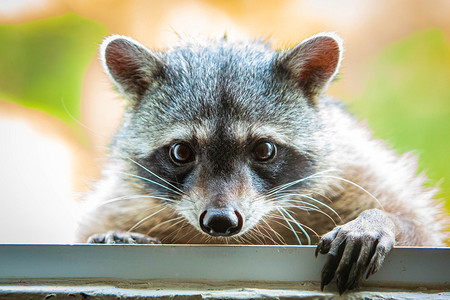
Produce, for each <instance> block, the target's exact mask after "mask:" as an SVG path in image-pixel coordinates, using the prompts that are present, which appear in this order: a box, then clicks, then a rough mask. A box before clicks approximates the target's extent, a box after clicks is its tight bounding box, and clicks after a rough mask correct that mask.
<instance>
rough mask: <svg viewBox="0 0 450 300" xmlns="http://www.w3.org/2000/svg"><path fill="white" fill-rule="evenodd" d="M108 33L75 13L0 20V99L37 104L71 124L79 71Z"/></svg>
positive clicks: (77, 104) (77, 101) (76, 109)
mask: <svg viewBox="0 0 450 300" xmlns="http://www.w3.org/2000/svg"><path fill="white" fill-rule="evenodd" d="M106 33H107V30H106V28H105V27H104V26H102V25H100V24H99V23H97V22H95V21H93V20H89V19H85V18H82V17H80V16H77V15H75V14H66V15H64V16H59V17H53V18H48V19H42V20H37V21H33V22H29V23H24V24H19V25H5V24H3V25H0V99H2V100H7V101H12V102H15V103H17V104H20V105H23V106H26V107H30V108H35V109H39V110H41V111H44V112H46V113H48V114H50V115H53V116H55V117H57V118H59V119H61V120H63V121H64V122H66V123H67V124H68V125H70V126H71V127H72V128H75V126H73V125H74V121H73V120H72V118H71V117H70V115H69V113H67V112H66V111H65V109H64V105H65V106H66V107H67V110H68V111H69V112H70V114H72V115H73V116H74V117H76V118H78V117H79V112H80V97H81V83H82V78H83V75H84V72H85V70H86V68H87V66H88V64H89V62H91V61H92V59H93V58H94V57H95V55H96V51H97V45H98V44H99V43H100V42H101V40H102V37H103V36H104V35H105V34H106Z"/></svg>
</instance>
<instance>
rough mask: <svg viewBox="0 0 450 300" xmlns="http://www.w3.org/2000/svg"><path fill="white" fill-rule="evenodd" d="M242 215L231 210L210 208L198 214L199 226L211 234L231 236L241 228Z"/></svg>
mask: <svg viewBox="0 0 450 300" xmlns="http://www.w3.org/2000/svg"><path fill="white" fill-rule="evenodd" d="M242 224H243V220H242V216H241V214H240V213H239V212H237V211H233V210H223V209H217V208H211V209H208V210H205V211H204V212H203V213H202V214H201V215H200V227H201V228H202V230H203V231H204V232H206V233H207V234H209V235H212V236H232V235H234V234H237V233H238V232H239V231H241V229H242Z"/></svg>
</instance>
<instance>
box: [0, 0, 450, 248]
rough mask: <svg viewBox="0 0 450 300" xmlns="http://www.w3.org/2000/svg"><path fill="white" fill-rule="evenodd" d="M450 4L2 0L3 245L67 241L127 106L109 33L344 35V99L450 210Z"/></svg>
mask: <svg viewBox="0 0 450 300" xmlns="http://www.w3.org/2000/svg"><path fill="white" fill-rule="evenodd" d="M449 15H450V1H447V0H434V1H433V2H432V3H430V2H429V1H424V0H423V1H421V0H398V1H388V0H366V1H358V0H343V1H334V0H276V1H275V0H272V1H256V0H246V1H244V0H243V1H219V0H172V1H156V0H153V1H152V0H134V1H129V0H128V1H119V0H96V1H92V0H91V1H88V0H15V1H11V0H0V214H1V217H0V243H66V242H70V241H71V239H72V233H73V230H74V229H75V219H76V216H77V214H78V212H77V209H76V205H75V203H76V201H79V199H81V198H82V197H83V194H84V193H85V192H86V191H88V189H89V185H90V183H91V182H92V181H93V180H95V178H98V176H99V167H100V165H101V163H102V160H103V158H104V155H105V153H106V150H105V146H106V145H107V144H108V140H109V139H110V137H111V136H112V135H113V133H114V130H115V128H117V125H118V123H119V122H120V116H121V113H122V110H123V107H124V101H123V100H122V99H120V97H119V96H118V95H117V94H116V93H115V92H114V91H113V89H112V86H111V84H110V83H109V81H108V79H107V76H106V75H105V74H104V73H103V71H102V68H101V64H100V62H99V60H98V52H97V49H98V45H99V44H100V43H101V41H102V39H103V38H104V37H105V36H108V35H109V34H113V33H114V34H123V35H128V36H131V37H133V38H134V39H136V40H138V41H140V42H141V43H143V44H145V45H146V46H148V47H151V48H155V49H162V48H164V47H165V46H166V45H168V44H170V43H173V42H176V41H177V39H178V36H179V35H180V36H185V35H188V36H191V37H196V36H202V37H205V36H206V37H212V38H216V37H220V36H223V35H224V33H227V34H228V37H229V39H243V38H258V37H267V38H269V39H270V40H272V42H273V45H274V47H275V48H289V47H292V46H294V45H295V44H297V43H298V42H300V41H301V40H303V39H304V38H307V37H308V36H310V35H313V34H315V33H318V32H322V31H333V32H336V33H338V34H339V35H340V36H341V37H342V38H343V39H344V46H345V48H346V52H345V55H344V62H343V65H342V68H341V74H340V76H339V80H338V81H337V82H335V83H334V84H333V85H332V87H331V88H330V90H329V94H331V95H333V96H335V97H338V98H340V99H342V100H343V101H344V102H345V103H346V104H347V105H348V107H349V110H350V111H352V112H353V113H354V114H355V115H356V116H357V117H358V118H359V119H367V120H368V123H369V126H370V127H371V128H372V129H373V130H374V132H375V135H376V137H379V138H384V139H386V140H387V141H388V143H389V144H390V145H392V146H393V147H395V148H396V149H397V150H398V153H404V152H407V151H411V150H414V152H415V153H416V154H417V155H418V157H419V169H420V172H425V173H426V174H427V176H428V177H429V178H430V182H429V185H430V186H435V185H438V186H439V187H440V188H441V192H440V193H439V195H438V198H439V199H441V202H442V203H443V204H444V206H445V207H446V209H447V211H448V210H449V208H450V200H449V198H450V159H449V155H450V154H449V151H450V138H449V137H450V136H449V133H450V84H449V83H450V18H449Z"/></svg>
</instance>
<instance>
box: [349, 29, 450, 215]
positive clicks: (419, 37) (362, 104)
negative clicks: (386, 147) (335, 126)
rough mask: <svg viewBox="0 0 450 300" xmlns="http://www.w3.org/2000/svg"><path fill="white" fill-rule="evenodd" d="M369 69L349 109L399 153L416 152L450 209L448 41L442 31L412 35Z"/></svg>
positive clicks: (422, 166)
mask: <svg viewBox="0 0 450 300" xmlns="http://www.w3.org/2000/svg"><path fill="white" fill-rule="evenodd" d="M371 71H372V73H371V74H372V78H369V84H368V86H367V88H366V90H365V91H364V93H363V95H362V96H361V99H358V101H353V105H352V109H353V111H354V112H355V113H356V115H359V116H361V117H363V118H367V119H368V123H369V126H370V127H371V128H372V129H373V130H374V132H375V136H376V137H379V138H383V139H387V140H388V141H389V142H390V143H391V144H392V145H393V146H394V147H395V148H396V149H398V150H399V152H400V153H402V152H406V151H409V150H416V151H415V152H416V154H418V155H419V169H420V171H425V173H426V174H427V175H428V176H429V178H430V179H431V182H430V183H431V184H432V185H435V184H436V183H437V184H438V185H439V186H440V187H441V193H440V195H439V197H440V198H443V199H445V200H446V207H447V208H448V209H450V199H449V198H450V159H449V151H450V136H449V133H450V43H449V42H448V41H446V39H445V35H444V33H443V31H441V30H437V29H436V30H429V31H426V32H420V33H417V34H414V35H412V36H410V37H408V38H406V39H404V40H401V41H399V42H396V43H395V44H392V45H390V46H388V47H387V48H386V49H384V50H383V51H382V53H381V54H380V55H379V56H378V58H377V59H376V60H375V61H374V63H373V65H372V70H371Z"/></svg>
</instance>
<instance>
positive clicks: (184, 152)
mask: <svg viewBox="0 0 450 300" xmlns="http://www.w3.org/2000/svg"><path fill="white" fill-rule="evenodd" d="M169 154H170V158H171V159H172V160H173V161H174V162H175V163H179V164H180V163H181V164H184V163H188V162H191V161H193V160H194V151H193V150H192V148H191V147H190V146H189V145H188V144H185V143H175V144H173V145H172V146H171V147H170V151H169Z"/></svg>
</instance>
